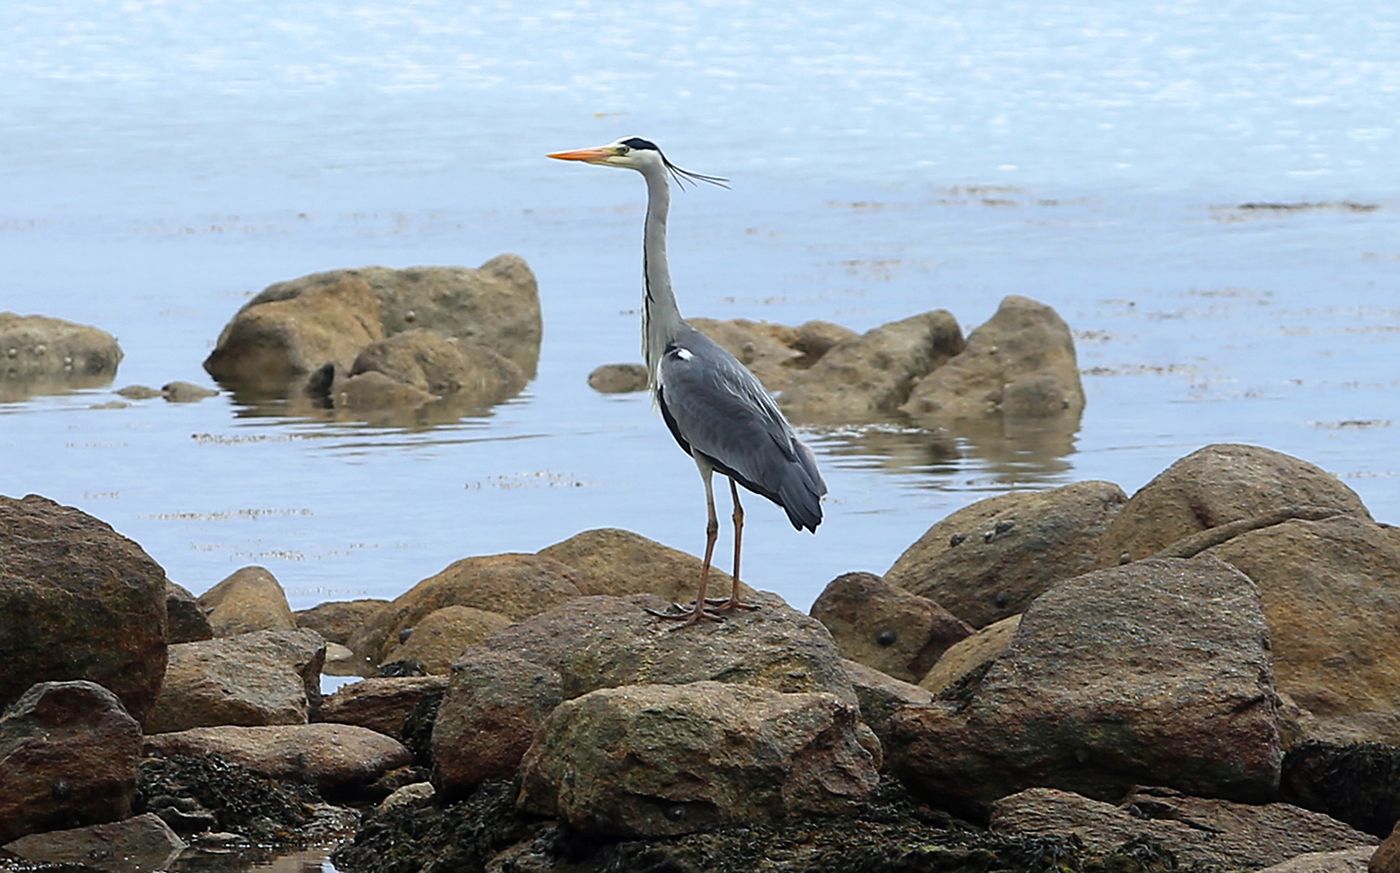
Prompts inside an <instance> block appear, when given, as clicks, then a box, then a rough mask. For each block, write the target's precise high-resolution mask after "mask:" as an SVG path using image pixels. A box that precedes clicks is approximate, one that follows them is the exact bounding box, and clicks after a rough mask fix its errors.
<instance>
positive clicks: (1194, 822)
mask: <svg viewBox="0 0 1400 873" xmlns="http://www.w3.org/2000/svg"><path fill="white" fill-rule="evenodd" d="M991 826H992V830H994V831H997V832H999V833H1003V834H1008V835H1014V836H1017V837H1023V838H1024V837H1063V836H1067V835H1073V836H1075V837H1077V838H1078V839H1079V840H1080V841H1081V842H1082V843H1083V844H1084V846H1085V848H1086V849H1088V850H1089V851H1090V852H1110V851H1112V850H1114V849H1117V848H1118V847H1120V846H1122V845H1123V844H1124V843H1126V842H1129V841H1132V840H1143V839H1147V840H1150V841H1152V842H1153V843H1155V844H1157V845H1158V846H1161V847H1162V848H1165V849H1166V850H1168V851H1169V852H1171V853H1172V854H1173V855H1175V856H1176V859H1177V861H1178V862H1179V863H1181V864H1183V865H1185V866H1188V867H1196V866H1200V865H1213V866H1219V867H1224V868H1226V869H1236V868H1241V867H1243V868H1256V867H1264V866H1267V865H1269V864H1277V863H1280V862H1281V861H1285V860H1287V859H1289V858H1292V857H1294V856H1296V855H1298V854H1301V853H1302V852H1308V851H1318V850H1325V851H1330V850H1335V849H1342V848H1350V847H1355V846H1358V845H1364V844H1366V843H1367V842H1368V841H1370V840H1373V839H1374V838H1372V837H1369V836H1368V835H1366V834H1363V833H1361V832H1359V831H1356V830H1353V829H1351V828H1349V827H1347V826H1346V825H1344V824H1342V823H1341V822H1339V821H1334V820H1332V819H1330V818H1328V817H1327V816H1325V815H1319V814H1318V813H1315V812H1309V811H1307V810H1305V809H1299V808H1298V807H1296V806H1290V805H1288V804H1286V803H1266V804H1263V805H1259V806H1251V805H1247V804H1242V803H1231V802H1230V801H1226V800H1207V799H1202V798H1198V797H1186V796H1183V795H1179V794H1176V793H1174V792H1170V791H1163V790H1161V789H1144V790H1142V791H1138V792H1135V793H1134V794H1132V795H1130V796H1129V797H1128V799H1127V800H1126V801H1124V803H1123V805H1122V806H1114V805H1112V804H1109V803H1103V802H1100V801H1097V800H1090V799H1089V798H1087V797H1081V796H1079V795H1077V794H1070V793H1069V792H1065V791H1056V790H1055V789H1052V788H1030V789H1027V790H1025V791H1022V792H1019V793H1017V794H1013V795H1011V796H1010V797H1005V798H1002V799H1001V800H998V801H997V802H996V803H995V804H994V805H993V808H992V822H991Z"/></svg>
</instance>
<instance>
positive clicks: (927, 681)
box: [919, 615, 1021, 694]
mask: <svg viewBox="0 0 1400 873" xmlns="http://www.w3.org/2000/svg"><path fill="white" fill-rule="evenodd" d="M1020 626H1021V616H1019V615H1012V616H1008V617H1006V618H1003V619H1002V620H1001V621H994V622H992V623H991V624H989V625H987V626H986V627H984V628H982V629H981V630H979V631H977V632H976V633H974V634H973V635H972V636H970V637H968V638H967V639H965V640H963V641H961V642H959V643H954V644H953V645H952V646H951V647H949V649H948V651H946V652H944V653H943V657H941V658H939V659H938V663H936V664H934V665H933V668H932V669H931V670H929V671H928V673H926V674H925V675H924V678H923V679H921V680H919V687H920V688H923V689H924V690H925V691H928V692H930V693H932V694H941V693H942V692H943V691H945V690H947V689H950V688H953V686H955V685H957V684H958V683H960V682H965V681H976V680H977V679H978V678H979V673H978V671H979V670H981V669H982V668H984V667H986V666H988V665H990V664H991V663H992V662H993V661H995V660H996V659H997V658H1000V657H1001V653H1002V652H1004V651H1006V647H1007V646H1009V645H1011V638H1012V637H1014V636H1015V635H1016V629H1017V628H1019V627H1020Z"/></svg>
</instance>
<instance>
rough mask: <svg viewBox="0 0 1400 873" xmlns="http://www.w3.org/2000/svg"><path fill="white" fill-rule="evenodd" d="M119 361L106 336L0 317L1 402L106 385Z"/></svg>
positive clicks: (63, 324) (39, 320)
mask: <svg viewBox="0 0 1400 873" xmlns="http://www.w3.org/2000/svg"><path fill="white" fill-rule="evenodd" d="M121 359H122V350H121V347H120V346H119V345H117V340H116V337H114V336H112V335H111V334H109V333H107V332H106V331H104V330H99V329H98V328H95V327H89V326H87V325H85V324H74V323H73V322H71V321H64V320H62V319H59V318H48V317H46V316H43V315H18V314H16V313H13V312H0V402H8V401H15V400H22V399H24V398H25V397H28V396H30V395H31V394H50V393H55V392H63V391H71V390H74V389H77V388H95V387H97V386H99V385H106V384H108V383H110V382H111V381H112V380H113V379H114V378H116V375H117V365H118V364H119V363H121Z"/></svg>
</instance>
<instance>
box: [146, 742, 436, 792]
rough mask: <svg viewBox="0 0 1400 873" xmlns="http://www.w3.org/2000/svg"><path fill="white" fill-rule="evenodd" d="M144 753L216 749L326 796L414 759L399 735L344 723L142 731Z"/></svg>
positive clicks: (204, 752) (363, 785)
mask: <svg viewBox="0 0 1400 873" xmlns="http://www.w3.org/2000/svg"><path fill="white" fill-rule="evenodd" d="M144 754H146V755H156V756H159V757H167V758H168V757H171V756H174V755H219V756H221V757H223V758H224V759H226V760H228V761H229V762H231V763H234V764H238V765H239V766H242V767H247V768H248V769H249V770H252V771H253V772H255V773H259V774H261V775H263V776H269V777H271V778H273V779H285V780H293V781H297V782H306V783H309V784H313V785H315V786H316V787H317V788H318V789H319V790H320V791H321V793H322V794H324V795H326V796H327V797H329V798H336V797H346V796H353V795H355V794H356V793H358V792H361V791H363V790H364V789H365V788H366V787H368V786H369V785H371V784H373V783H374V782H375V781H376V780H378V779H379V778H380V777H382V776H383V775H384V774H386V773H388V772H389V771H391V770H395V769H397V768H399V767H405V766H408V765H409V764H411V763H413V756H412V755H410V754H409V752H408V749H405V748H404V747H403V744H401V743H400V742H399V741H398V740H396V739H393V738H391V737H386V736H384V735H383V734H380V733H377V732H375V731H372V730H369V729H368V728H362V727H356V726H354V725H348V724H300V725H268V726H262V727H230V726H224V727H200V728H193V729H191V730H186V731H178V732H176V733H168V734H157V735H155V736H148V737H146V740H145V745H144Z"/></svg>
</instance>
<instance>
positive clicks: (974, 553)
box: [885, 481, 1128, 627]
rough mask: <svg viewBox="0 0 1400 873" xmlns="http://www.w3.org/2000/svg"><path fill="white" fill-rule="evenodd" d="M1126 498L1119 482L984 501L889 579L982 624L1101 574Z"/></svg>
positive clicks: (910, 555) (920, 544) (951, 520)
mask: <svg viewBox="0 0 1400 873" xmlns="http://www.w3.org/2000/svg"><path fill="white" fill-rule="evenodd" d="M1127 499H1128V498H1127V496H1126V495H1125V494H1124V493H1123V489H1121V488H1119V487H1118V486H1117V485H1115V484H1113V483H1112V482H1095V481H1090V482H1076V483H1074V484H1072V485H1065V486H1062V487H1060V488H1053V489H1051V490H1049V491H1029V492H1026V491H1022V492H1013V493H1010V494H1003V495H1000V496H998V497H989V498H987V499H985V500H979V501H977V502H976V503H974V504H972V505H971V506H968V507H964V508H963V509H960V510H958V511H957V512H955V513H953V514H952V515H950V516H948V517H947V518H945V519H943V520H942V521H940V522H938V523H937V524H935V525H934V526H933V527H931V528H929V529H928V530H927V531H926V532H925V533H924V535H923V536H921V537H919V539H918V541H916V542H915V543H914V544H913V545H911V546H910V547H909V548H907V549H905V550H904V554H902V555H900V556H899V558H898V559H896V560H895V562H894V565H893V566H891V567H890V569H889V570H888V571H886V573H885V581H886V582H887V583H889V584H891V585H897V586H899V587H900V588H903V589H905V590H908V591H912V592H913V593H915V594H918V595H920V596H922V597H927V598H929V599H930V600H933V601H936V602H937V603H938V604H939V605H940V606H942V607H943V608H944V609H947V610H948V611H949V612H951V613H952V614H953V615H956V616H957V617H958V618H961V619H962V620H963V621H966V622H967V623H968V624H971V625H972V626H973V627H983V626H985V625H988V624H991V623H992V622H994V621H998V620H1000V619H1003V618H1006V617H1007V616H1010V615H1016V614H1017V613H1020V612H1024V611H1025V609H1026V607H1027V606H1029V605H1030V603H1031V601H1032V600H1034V599H1035V598H1037V597H1039V596H1040V595H1041V594H1042V593H1044V592H1045V591H1046V589H1048V588H1049V587H1050V586H1052V585H1054V584H1055V583H1056V582H1059V581H1061V580H1064V579H1069V578H1071V577H1074V576H1078V575H1080V574H1081V573H1087V572H1089V571H1090V570H1092V569H1094V568H1095V567H1096V566H1097V562H1098V552H1099V540H1100V538H1101V537H1102V536H1103V533H1104V530H1105V529H1106V528H1107V527H1108V524H1109V522H1110V521H1112V519H1113V517H1114V515H1115V514H1116V513H1117V512H1118V510H1120V509H1122V507H1123V504H1124V502H1125V501H1126V500H1127Z"/></svg>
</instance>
